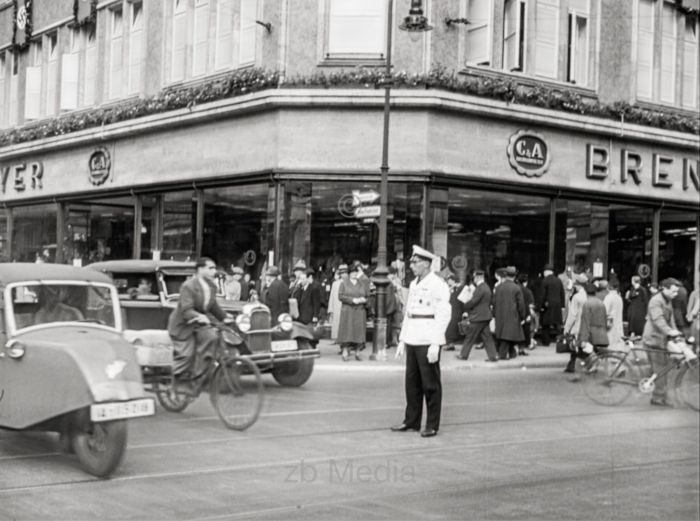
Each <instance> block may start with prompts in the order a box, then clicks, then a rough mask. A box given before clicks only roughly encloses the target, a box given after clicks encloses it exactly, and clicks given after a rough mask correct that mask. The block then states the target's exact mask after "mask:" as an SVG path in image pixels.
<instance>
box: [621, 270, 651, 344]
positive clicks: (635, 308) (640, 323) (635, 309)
mask: <svg viewBox="0 0 700 521" xmlns="http://www.w3.org/2000/svg"><path fill="white" fill-rule="evenodd" d="M625 300H627V303H628V307H627V321H628V322H629V329H630V335H636V336H641V335H642V333H643V332H644V324H645V323H646V317H647V304H649V293H647V290H646V288H644V287H643V286H642V285H641V279H640V278H639V277H638V276H637V275H635V276H634V277H632V287H631V288H630V289H629V290H627V294H626V295H625Z"/></svg>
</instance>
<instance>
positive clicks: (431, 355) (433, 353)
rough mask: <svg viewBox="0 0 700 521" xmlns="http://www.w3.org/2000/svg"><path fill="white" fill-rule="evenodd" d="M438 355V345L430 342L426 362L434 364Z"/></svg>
mask: <svg viewBox="0 0 700 521" xmlns="http://www.w3.org/2000/svg"><path fill="white" fill-rule="evenodd" d="M438 356H440V346H439V345H437V344H430V347H429V348H428V363H429V364H434V363H435V362H437V361H438Z"/></svg>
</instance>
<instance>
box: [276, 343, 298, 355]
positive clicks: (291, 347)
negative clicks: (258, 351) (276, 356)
mask: <svg viewBox="0 0 700 521" xmlns="http://www.w3.org/2000/svg"><path fill="white" fill-rule="evenodd" d="M270 350H271V351H272V352H274V353H276V352H278V351H296V350H297V341H296V340H273V341H272V345H271V346H270Z"/></svg>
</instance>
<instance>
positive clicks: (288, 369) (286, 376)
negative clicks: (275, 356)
mask: <svg viewBox="0 0 700 521" xmlns="http://www.w3.org/2000/svg"><path fill="white" fill-rule="evenodd" d="M297 345H298V346H299V350H303V349H311V342H309V341H308V340H307V339H305V338H300V339H299V340H297ZM313 372H314V359H313V358H303V359H301V360H289V361H286V362H279V363H277V364H276V365H275V367H273V369H272V377H273V378H274V379H275V380H276V381H277V383H278V384H280V385H284V386H285V387H301V386H302V385H304V384H305V383H306V382H307V381H308V380H309V378H311V373H313Z"/></svg>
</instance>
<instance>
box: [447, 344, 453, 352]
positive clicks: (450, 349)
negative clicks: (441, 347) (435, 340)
mask: <svg viewBox="0 0 700 521" xmlns="http://www.w3.org/2000/svg"><path fill="white" fill-rule="evenodd" d="M454 350H455V346H453V345H452V344H450V345H447V346H445V351H454Z"/></svg>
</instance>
